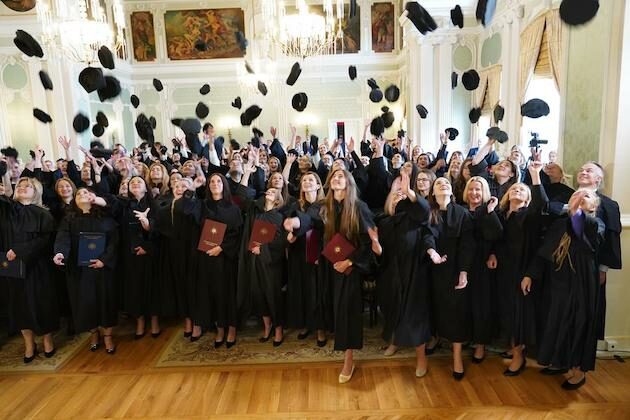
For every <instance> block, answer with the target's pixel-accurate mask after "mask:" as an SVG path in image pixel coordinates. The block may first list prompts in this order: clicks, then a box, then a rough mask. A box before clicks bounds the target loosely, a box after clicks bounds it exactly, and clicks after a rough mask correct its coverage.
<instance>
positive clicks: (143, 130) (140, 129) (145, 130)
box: [135, 114, 154, 144]
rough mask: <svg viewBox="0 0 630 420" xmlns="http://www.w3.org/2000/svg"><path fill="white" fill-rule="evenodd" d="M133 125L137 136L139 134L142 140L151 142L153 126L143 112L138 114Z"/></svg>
mask: <svg viewBox="0 0 630 420" xmlns="http://www.w3.org/2000/svg"><path fill="white" fill-rule="evenodd" d="M135 126H136V132H137V133H138V136H140V138H141V139H142V140H144V141H147V142H149V143H150V144H153V140H154V139H153V127H152V126H151V121H149V119H148V118H147V116H146V115H144V114H140V115H138V118H136V123H135Z"/></svg>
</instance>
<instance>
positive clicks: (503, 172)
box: [492, 160, 514, 178]
mask: <svg viewBox="0 0 630 420" xmlns="http://www.w3.org/2000/svg"><path fill="white" fill-rule="evenodd" d="M512 168H513V167H512V163H511V162H510V161H509V160H502V161H501V162H499V163H497V164H496V165H495V166H494V168H492V171H493V172H494V176H495V177H496V176H499V177H505V178H511V177H513V176H514V170H513V169H512Z"/></svg>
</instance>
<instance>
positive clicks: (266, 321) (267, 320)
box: [262, 316, 271, 337]
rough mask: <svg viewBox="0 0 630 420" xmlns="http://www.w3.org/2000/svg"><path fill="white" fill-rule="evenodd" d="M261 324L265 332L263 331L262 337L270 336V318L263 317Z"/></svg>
mask: <svg viewBox="0 0 630 420" xmlns="http://www.w3.org/2000/svg"><path fill="white" fill-rule="evenodd" d="M262 318H263V324H264V326H265V330H264V331H263V337H269V334H271V317H270V316H263V317H262Z"/></svg>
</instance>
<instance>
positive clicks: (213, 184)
mask: <svg viewBox="0 0 630 420" xmlns="http://www.w3.org/2000/svg"><path fill="white" fill-rule="evenodd" d="M209 188H210V193H211V194H212V195H221V196H223V188H224V185H223V180H222V179H221V177H219V176H217V175H213V176H212V177H210V184H209Z"/></svg>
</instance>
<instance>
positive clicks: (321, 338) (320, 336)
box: [317, 330, 326, 341]
mask: <svg viewBox="0 0 630 420" xmlns="http://www.w3.org/2000/svg"><path fill="white" fill-rule="evenodd" d="M317 340H319V341H324V340H326V332H325V331H324V330H317Z"/></svg>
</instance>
